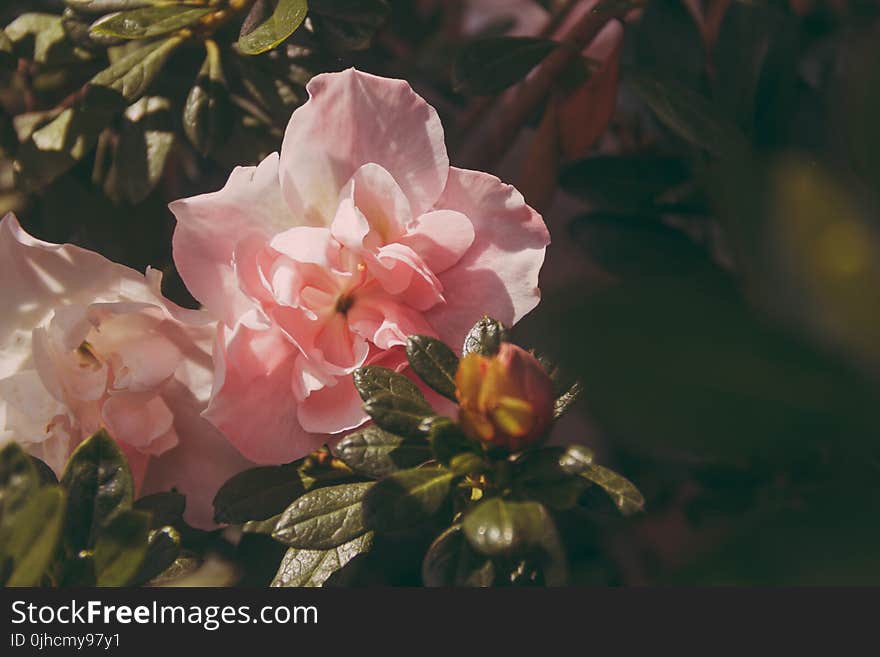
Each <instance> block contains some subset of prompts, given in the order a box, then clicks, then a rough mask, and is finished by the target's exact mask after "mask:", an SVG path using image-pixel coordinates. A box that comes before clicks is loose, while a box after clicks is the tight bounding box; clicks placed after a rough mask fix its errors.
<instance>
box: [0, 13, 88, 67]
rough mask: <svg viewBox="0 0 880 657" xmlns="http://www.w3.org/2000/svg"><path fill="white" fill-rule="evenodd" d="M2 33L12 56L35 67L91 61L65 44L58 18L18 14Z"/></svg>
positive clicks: (78, 50)
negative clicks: (10, 47)
mask: <svg viewBox="0 0 880 657" xmlns="http://www.w3.org/2000/svg"><path fill="white" fill-rule="evenodd" d="M3 32H4V35H5V36H6V37H7V39H8V42H9V43H11V44H13V46H14V48H13V49H12V52H14V53H16V54H18V55H19V56H20V57H25V58H26V59H32V60H33V61H34V62H35V63H37V64H44V65H47V66H68V65H72V64H77V63H80V62H84V61H88V60H89V59H91V55H90V54H89V53H88V52H87V51H85V50H82V49H80V48H76V47H74V45H73V43H71V42H70V40H68V38H67V33H66V32H65V31H64V25H63V23H62V20H61V16H56V15H55V14H40V13H27V14H22V15H21V16H19V17H18V18H16V19H15V20H14V21H12V22H11V23H10V24H9V25H7V26H6V29H5V30H3ZM31 43H33V51H32V52H27V51H26V50H25V45H26V44H27V46H28V47H29V46H30V44H31ZM0 47H2V46H0Z"/></svg>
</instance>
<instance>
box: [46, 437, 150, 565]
mask: <svg viewBox="0 0 880 657" xmlns="http://www.w3.org/2000/svg"><path fill="white" fill-rule="evenodd" d="M61 485H62V486H63V487H64V488H65V490H66V491H67V497H68V512H67V519H66V522H65V535H66V538H67V541H68V543H69V544H70V546H71V547H72V548H73V549H74V550H75V551H78V550H80V549H83V548H87V547H90V546H91V545H93V544H94V541H95V539H96V537H97V535H98V532H99V530H100V529H101V528H102V527H103V526H104V525H105V524H106V523H107V522H108V521H109V520H110V519H112V518H113V516H114V515H116V514H118V513H120V512H121V511H124V510H126V509H130V508H131V504H132V496H133V493H134V483H133V481H132V478H131V470H129V467H128V463H127V461H126V460H125V456H123V454H122V452H121V451H120V449H119V447H118V446H117V445H116V442H115V441H114V440H113V439H112V438H111V437H110V436H109V435H108V434H107V432H106V431H104V430H101V431H99V432H98V433H96V434H94V435H93V436H91V437H90V438H87V439H86V440H84V441H83V442H82V443H81V444H80V445H79V446H78V447H77V448H76V450H75V451H74V452H73V454H72V455H71V457H70V460H69V461H68V462H67V466H66V467H65V468H64V474H63V475H62V477H61Z"/></svg>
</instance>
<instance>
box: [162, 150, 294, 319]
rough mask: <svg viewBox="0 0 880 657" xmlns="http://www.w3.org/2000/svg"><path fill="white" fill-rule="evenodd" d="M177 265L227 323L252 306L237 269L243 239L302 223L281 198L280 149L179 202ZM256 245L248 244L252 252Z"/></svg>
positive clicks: (191, 288)
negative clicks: (217, 185) (214, 188)
mask: <svg viewBox="0 0 880 657" xmlns="http://www.w3.org/2000/svg"><path fill="white" fill-rule="evenodd" d="M168 207H169V208H170V209H171V212H173V213H174V216H175V217H176V218H177V227H176V228H175V229H174V238H173V249H174V264H175V265H177V270H178V271H179V272H180V276H181V277H182V278H183V281H184V283H186V286H187V288H189V291H190V292H191V293H192V294H193V296H194V297H195V298H196V299H198V300H199V301H200V302H201V303H202V305H204V306H205V307H206V308H207V309H208V310H210V311H211V312H212V313H213V314H214V315H215V316H216V317H219V318H220V319H221V320H222V321H223V322H225V323H226V324H227V326H230V327H231V326H233V325H234V324H235V321H236V320H237V319H238V317H240V316H241V315H242V314H244V313H245V312H246V311H247V310H248V309H249V308H251V307H252V306H253V302H252V301H251V300H250V299H249V298H248V297H247V296H246V295H245V294H244V293H243V292H242V290H241V289H240V286H239V282H238V277H237V275H236V272H235V270H234V269H233V256H234V253H235V250H236V246H237V244H238V243H239V242H242V241H244V240H248V239H251V238H253V237H255V236H257V237H259V236H262V237H264V238H265V239H266V240H267V241H268V239H269V237H270V236H271V235H273V234H274V233H277V232H279V231H280V230H283V229H284V228H289V227H291V226H294V225H296V224H297V222H296V220H295V216H294V215H292V214H291V213H290V211H289V210H288V209H287V207H286V206H285V204H284V201H283V200H282V198H281V192H280V187H279V183H278V154H277V153H273V154H272V155H269V156H268V157H267V158H266V159H265V160H263V161H262V162H261V163H260V164H259V166H256V167H237V168H236V169H235V170H233V172H232V174H231V175H230V176H229V180H228V181H227V182H226V185H225V186H224V187H223V189H221V190H220V191H217V192H211V193H209V194H202V195H200V196H194V197H192V198H187V199H181V200H179V201H174V202H173V203H171V204H170V205H169V206H168ZM250 250H251V249H249V251H250Z"/></svg>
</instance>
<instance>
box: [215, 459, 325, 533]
mask: <svg viewBox="0 0 880 657" xmlns="http://www.w3.org/2000/svg"><path fill="white" fill-rule="evenodd" d="M301 467H302V461H296V462H295V463H288V464H286V465H269V466H261V467H258V468H251V469H249V470H244V471H243V472H239V473H238V474H237V475H235V476H234V477H232V478H231V479H230V480H229V481H227V482H226V483H225V484H223V486H221V487H220V490H219V491H217V495H216V496H215V497H214V521H215V522H218V523H232V524H237V523H243V522H247V521H249V520H266V519H267V518H271V517H272V516H275V515H278V514H279V513H281V512H282V511H284V509H286V508H287V507H288V506H289V505H290V503H291V502H292V501H293V500H295V499H296V498H298V497H299V496H301V495H302V494H304V493H305V492H306V491H308V490H309V487H310V486H309V483H310V482H308V480H307V479H305V478H304V475H303V473H302V470H301Z"/></svg>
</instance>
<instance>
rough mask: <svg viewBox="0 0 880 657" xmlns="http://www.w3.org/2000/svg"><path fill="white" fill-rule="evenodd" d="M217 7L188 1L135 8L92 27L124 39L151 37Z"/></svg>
mask: <svg viewBox="0 0 880 657" xmlns="http://www.w3.org/2000/svg"><path fill="white" fill-rule="evenodd" d="M214 10H215V9H214V7H190V6H186V5H159V6H156V7H144V8H142V9H132V10H129V11H123V12H119V13H118V14H110V15H108V16H107V17H105V18H103V19H101V20H99V21H96V22H95V23H94V24H93V25H92V28H91V30H90V31H91V32H92V33H97V34H106V35H109V36H115V37H121V38H123V39H152V38H154V37H158V36H162V35H163V34H168V33H169V32H174V31H176V30H179V29H181V28H183V27H186V26H188V25H192V24H193V23H195V22H196V21H198V20H199V19H200V18H202V16H206V15H207V14H209V13H211V12H212V11H214Z"/></svg>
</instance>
